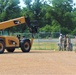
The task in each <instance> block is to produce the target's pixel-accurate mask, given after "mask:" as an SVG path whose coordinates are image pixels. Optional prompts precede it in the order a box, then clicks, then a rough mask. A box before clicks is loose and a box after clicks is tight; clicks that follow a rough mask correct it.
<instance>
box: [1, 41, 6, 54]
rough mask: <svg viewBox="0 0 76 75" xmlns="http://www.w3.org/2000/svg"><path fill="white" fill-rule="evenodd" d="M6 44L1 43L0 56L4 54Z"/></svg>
mask: <svg viewBox="0 0 76 75" xmlns="http://www.w3.org/2000/svg"><path fill="white" fill-rule="evenodd" d="M4 49H5V44H4V42H3V41H0V54H2V53H4Z"/></svg>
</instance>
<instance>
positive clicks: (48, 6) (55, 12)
mask: <svg viewBox="0 0 76 75" xmlns="http://www.w3.org/2000/svg"><path fill="white" fill-rule="evenodd" d="M23 1H24V4H25V5H26V6H25V7H23V8H21V7H20V6H19V4H20V1H19V0H0V22H3V21H6V20H10V19H14V18H17V17H21V16H29V17H30V20H31V21H33V20H37V21H38V28H39V31H40V32H61V33H63V34H73V35H76V8H75V7H74V6H75V3H73V0H58V1H57V0H23ZM7 30H10V31H11V32H12V31H13V32H29V31H28V29H27V26H26V25H19V26H18V27H12V28H9V29H7Z"/></svg>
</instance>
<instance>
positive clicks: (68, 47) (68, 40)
mask: <svg viewBox="0 0 76 75" xmlns="http://www.w3.org/2000/svg"><path fill="white" fill-rule="evenodd" d="M66 37H67V51H72V43H71V39H70V38H69V36H68V35H66Z"/></svg>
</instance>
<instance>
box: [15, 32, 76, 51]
mask: <svg viewBox="0 0 76 75" xmlns="http://www.w3.org/2000/svg"><path fill="white" fill-rule="evenodd" d="M18 34H19V35H21V37H22V36H25V37H26V38H29V39H30V38H31V33H15V34H14V35H15V36H16V35H18ZM34 38H35V39H34V43H33V46H32V50H58V38H53V37H52V34H51V33H36V34H35V35H34ZM71 42H72V44H73V50H75V49H76V39H75V38H72V39H71Z"/></svg>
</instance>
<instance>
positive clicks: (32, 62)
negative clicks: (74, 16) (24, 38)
mask: <svg viewBox="0 0 76 75" xmlns="http://www.w3.org/2000/svg"><path fill="white" fill-rule="evenodd" d="M0 75H76V53H75V52H74V51H72V52H70V51H69V52H68V51H60V52H59V51H51V50H31V51H30V52H29V53H22V52H21V51H19V50H16V51H15V52H14V53H8V52H5V53H4V54H1V55H0Z"/></svg>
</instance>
